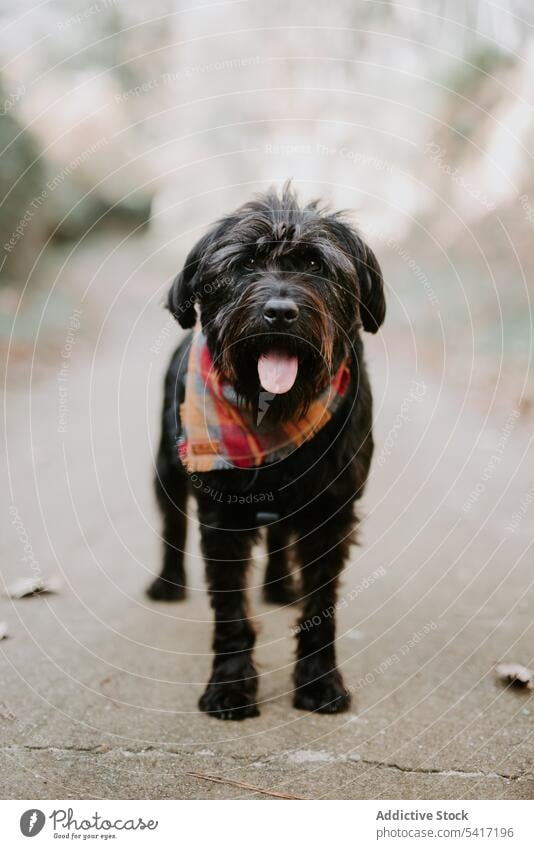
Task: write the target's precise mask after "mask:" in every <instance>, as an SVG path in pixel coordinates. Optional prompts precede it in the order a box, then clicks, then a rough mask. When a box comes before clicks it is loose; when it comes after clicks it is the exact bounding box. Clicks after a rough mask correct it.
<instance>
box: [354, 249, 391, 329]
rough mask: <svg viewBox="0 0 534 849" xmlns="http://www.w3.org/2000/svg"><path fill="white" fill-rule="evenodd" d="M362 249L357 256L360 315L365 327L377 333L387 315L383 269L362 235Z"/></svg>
mask: <svg viewBox="0 0 534 849" xmlns="http://www.w3.org/2000/svg"><path fill="white" fill-rule="evenodd" d="M356 238H357V240H358V242H359V243H360V250H359V252H358V254H359V255H358V256H357V258H356V272H357V274H358V280H359V282H360V316H361V319H362V324H363V329H364V330H367V331H368V332H369V333H376V331H377V330H378V328H379V327H380V325H381V324H382V323H383V321H384V319H385V317H386V298H385V295H384V278H383V276H382V269H381V268H380V265H379V264H378V260H377V258H376V256H375V255H374V253H373V251H372V250H371V248H370V247H369V245H367V244H366V243H365V242H364V241H363V239H362V238H361V236H357V237H356Z"/></svg>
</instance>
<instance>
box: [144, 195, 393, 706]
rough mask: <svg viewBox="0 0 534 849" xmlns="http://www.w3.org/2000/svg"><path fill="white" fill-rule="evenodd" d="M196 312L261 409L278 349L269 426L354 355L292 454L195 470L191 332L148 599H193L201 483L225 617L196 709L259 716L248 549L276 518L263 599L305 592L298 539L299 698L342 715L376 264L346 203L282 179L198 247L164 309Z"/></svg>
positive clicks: (377, 297) (170, 391) (179, 361)
mask: <svg viewBox="0 0 534 849" xmlns="http://www.w3.org/2000/svg"><path fill="white" fill-rule="evenodd" d="M196 307H198V309H199V313H200V321H201V325H202V328H203V332H204V334H205V337H206V340H207V346H208V349H209V352H210V354H211V358H212V360H213V363H214V364H215V368H216V369H218V370H219V371H220V373H221V374H223V375H224V376H225V379H227V380H228V381H229V382H230V383H231V385H232V386H233V387H234V388H235V391H236V393H237V395H238V397H239V398H240V399H241V403H242V404H243V405H245V406H248V407H249V408H250V409H256V410H258V409H260V408H261V393H262V386H263V388H264V389H269V388H271V389H272V387H270V386H269V385H268V386H265V383H267V384H269V378H267V379H266V380H262V379H261V369H259V367H258V366H259V363H260V362H261V361H262V357H263V358H266V360H265V359H264V361H267V362H268V360H269V357H271V359H272V358H273V356H274V354H276V356H278V357H279V359H281V362H282V378H283V380H282V383H284V382H285V383H286V386H285V387H283V388H282V390H281V391H279V392H278V393H277V392H276V391H275V392H272V393H271V394H269V395H268V396H267V397H268V398H269V399H270V403H269V404H267V405H266V406H267V409H266V411H263V413H264V415H265V417H266V419H267V417H268V420H270V421H271V422H272V423H276V422H279V423H284V422H288V421H290V422H291V421H297V420H299V418H300V416H302V415H303V414H304V413H305V412H306V411H307V410H308V409H309V407H310V405H311V404H312V403H313V401H314V399H316V398H317V397H318V396H319V395H320V393H321V392H323V391H324V390H325V388H327V387H328V386H329V385H330V383H331V381H332V376H333V375H334V374H335V373H336V370H337V369H338V368H339V366H340V364H342V363H343V362H346V364H347V366H348V370H349V372H350V379H349V385H348V389H347V391H346V393H345V394H344V397H343V399H342V402H341V404H340V406H339V407H338V408H337V409H336V411H335V413H334V414H333V415H332V417H331V418H330V420H329V421H328V423H327V424H326V425H325V426H324V427H322V428H321V429H320V430H318V432H317V433H316V435H314V436H313V437H312V438H310V439H308V440H307V441H305V442H304V443H303V444H301V445H300V447H298V448H296V449H295V450H294V451H293V452H292V453H290V455H289V456H287V457H285V458H284V459H282V460H279V461H278V462H275V463H262V464H260V465H258V466H256V467H254V468H247V469H243V468H232V469H229V470H228V469H224V470H217V471H208V472H197V473H195V474H194V475H193V474H191V473H189V472H188V471H186V469H185V467H184V466H183V465H182V463H181V461H180V459H179V454H178V451H177V441H178V438H179V436H180V430H181V422H180V416H179V405H180V404H181V403H182V402H183V400H184V395H185V388H184V387H185V380H186V374H187V368H188V351H189V348H190V346H191V338H192V334H188V335H187V337H186V338H185V339H184V341H183V342H182V344H181V345H180V347H179V348H178V349H177V351H176V352H175V354H174V356H173V358H172V360H171V363H170V366H169V369H168V372H167V376H166V381H165V400H164V406H163V421H162V436H161V444H160V449H159V454H158V460H157V476H156V491H157V497H158V502H159V506H160V508H161V512H162V515H163V540H164V557H163V569H162V572H161V575H160V576H159V577H158V578H157V579H156V580H155V581H154V583H153V584H152V585H151V587H150V588H149V590H148V592H149V595H150V596H151V598H153V599H160V600H163V599H165V600H176V599H182V598H183V597H184V594H185V573H184V567H183V551H184V544H185V536H186V500H187V496H188V493H193V494H194V495H195V497H196V498H197V502H198V515H199V520H200V528H201V539H202V551H203V554H204V557H205V560H206V569H207V580H208V585H209V592H210V598H211V604H212V607H213V609H214V614H215V634H214V639H213V650H214V653H215V656H214V661H213V671H212V675H211V679H210V681H209V683H208V685H207V688H206V690H205V692H204V694H203V695H202V697H201V699H200V702H199V706H200V709H201V710H203V711H206V712H207V713H209V714H211V715H212V716H216V717H219V718H220V719H243V718H245V717H250V716H256V715H257V714H258V707H257V686H258V685H257V674H256V670H255V668H254V664H253V659H252V650H253V646H254V642H255V634H254V628H253V625H252V623H251V621H250V619H249V618H248V616H247V604H246V599H245V589H246V571H247V562H248V560H249V556H250V551H251V546H252V545H253V543H254V542H255V541H256V540H257V538H258V535H259V532H260V528H261V526H262V525H267V532H266V536H267V548H268V565H267V571H266V576H265V584H264V597H265V598H266V600H268V601H271V602H278V603H288V602H291V601H293V600H294V593H295V589H294V586H293V581H292V574H291V567H290V563H289V558H288V551H289V547H290V546H291V547H292V552H293V557H294V558H295V562H296V563H297V565H298V568H299V570H300V586H299V595H300V600H301V604H302V613H301V619H300V620H299V626H298V628H297V642H298V646H297V659H296V666H295V671H294V684H295V690H294V698H293V702H294V706H295V707H297V708H301V709H303V710H309V711H321V712H324V713H336V712H338V711H342V710H345V709H346V708H347V707H348V705H349V703H350V695H349V693H348V691H347V689H346V688H345V686H344V684H343V679H342V677H341V674H340V673H339V671H338V669H337V668H336V655H335V618H334V615H333V613H334V610H335V602H336V586H337V583H338V577H339V574H340V572H341V569H342V567H343V564H344V561H345V559H346V558H347V555H348V552H349V546H350V544H351V542H352V541H353V539H354V531H355V527H356V524H357V517H356V515H355V510H354V505H355V502H356V501H357V499H359V498H360V496H361V495H362V492H363V489H364V486H365V483H366V479H367V475H368V470H369V465H370V462H371V456H372V453H373V439H372V398H371V390H370V386H369V380H368V376H367V372H366V368H365V363H364V357H363V345H362V339H361V336H360V330H361V328H363V329H364V330H367V331H369V332H371V333H375V332H376V331H377V330H378V328H379V327H380V325H381V324H382V322H383V320H384V315H385V300H384V287H383V279H382V274H381V271H380V266H379V264H378V262H377V260H376V257H375V255H374V254H373V252H372V251H371V249H370V248H369V247H368V246H367V245H366V243H365V242H364V241H363V239H362V238H361V236H360V235H359V234H358V233H357V232H356V231H355V230H354V229H353V228H352V227H351V226H350V225H349V224H348V223H347V222H346V221H345V220H344V217H343V215H342V214H340V213H336V214H332V213H330V212H329V211H328V210H326V209H322V208H320V207H319V206H318V204H317V203H316V202H315V203H311V204H308V205H307V206H300V205H299V202H298V200H297V198H296V196H295V194H294V192H293V191H292V189H291V187H290V185H289V184H286V186H285V187H284V189H283V191H282V193H281V195H278V194H277V193H276V192H274V191H272V190H271V191H269V192H268V193H266V194H265V195H262V196H260V197H259V198H257V199H255V200H253V201H251V202H250V203H247V204H245V205H244V206H242V207H241V208H240V209H238V210H237V211H236V212H234V213H232V214H231V215H228V216H227V217H225V218H223V219H222V220H221V221H219V222H218V223H216V224H215V225H214V227H213V228H212V229H211V230H210V231H209V232H208V233H207V234H206V235H205V236H203V237H202V238H201V239H200V241H199V242H198V244H197V245H196V246H195V247H194V248H193V250H192V251H191V253H190V254H189V256H188V257H187V260H186V264H185V267H184V269H183V270H182V272H181V273H180V274H179V275H178V277H177V278H176V280H175V281H174V283H173V286H172V288H171V291H170V293H169V299H168V308H169V309H170V311H171V313H172V314H173V315H174V316H175V318H176V319H177V320H178V322H179V323H180V325H181V326H182V327H184V328H190V327H193V326H194V325H195V323H196V321H197V313H196ZM273 352H274V354H273ZM288 364H289V365H288ZM295 364H296V365H295ZM284 369H285V372H284ZM292 370H293V371H292ZM295 372H296V373H295ZM292 378H293V381H292ZM260 381H261V382H260ZM271 383H272V380H271ZM288 385H290V388H287V386H288ZM258 405H259V406H258Z"/></svg>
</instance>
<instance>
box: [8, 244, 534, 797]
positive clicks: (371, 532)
mask: <svg viewBox="0 0 534 849" xmlns="http://www.w3.org/2000/svg"><path fill="white" fill-rule="evenodd" d="M138 260H139V257H135V256H134V257H132V259H131V263H132V266H131V271H132V277H131V278H129V276H128V275H129V270H130V269H128V268H127V267H125V265H124V257H122V258H121V259H120V260H119V259H118V258H117V259H114V258H110V259H108V261H107V262H106V265H105V267H104V268H103V269H102V271H101V272H97V276H96V278H95V280H94V282H93V283H92V284H91V285H92V289H91V292H92V299H86V300H85V301H84V302H83V303H81V302H80V301H79V298H78V295H77V296H76V297H74V298H73V303H74V306H75V307H78V308H81V310H82V316H81V328H80V330H79V331H78V330H76V329H74V332H73V336H74V341H73V342H72V352H71V353H72V355H71V356H70V358H69V357H66V358H65V357H62V356H61V353H60V352H58V353H57V355H56V356H55V358H52V362H50V357H49V358H48V361H47V362H48V365H47V366H46V367H41V368H40V369H39V372H38V373H35V374H34V376H33V378H32V384H31V385H32V390H31V395H30V396H29V394H28V386H29V383H28V380H29V377H28V372H27V370H25V368H24V367H23V366H17V367H16V368H15V369H14V370H13V369H10V386H9V390H8V395H7V402H8V414H7V436H8V440H9V453H8V461H9V465H8V470H7V471H8V486H7V487H5V489H4V491H3V501H4V504H3V506H2V517H3V518H2V523H3V526H4V530H5V533H3V539H4V540H5V543H4V544H3V549H2V550H3V556H2V571H3V577H4V580H5V582H6V583H9V581H10V580H11V579H12V578H13V577H15V576H18V575H21V574H29V575H31V574H32V568H33V569H34V570H37V569H39V570H41V571H42V573H43V574H45V575H47V576H48V575H56V574H61V575H62V577H63V582H64V586H63V589H62V590H61V592H60V593H59V594H57V595H53V596H47V597H33V598H29V599H23V600H20V601H16V602H11V601H9V600H6V599H2V600H1V601H0V620H2V621H5V622H7V623H8V626H9V630H10V634H11V638H10V639H8V640H4V641H2V643H0V649H1V651H2V666H1V672H0V734H1V746H2V762H1V763H2V769H1V771H0V794H1V795H2V797H14V798H18V797H22V798H58V797H59V798H71V797H72V798H76V797H81V798H83V797H94V798H139V797H141V798H145V797H148V798H256V797H258V798H265V797H268V796H269V795H270V794H276V793H282V794H289V795H294V796H297V797H303V798H513V799H524V798H533V797H534V759H533V756H534V701H533V698H532V696H530V695H529V694H527V693H523V692H518V691H511V690H507V689H506V688H504V687H502V686H501V685H500V684H499V683H498V682H497V681H496V679H495V674H494V666H495V663H496V662H498V661H499V660H501V659H508V660H510V661H517V662H521V663H524V664H527V665H528V664H530V663H532V658H533V653H534V649H533V639H532V638H533V631H534V627H533V618H532V601H533V596H532V553H531V549H530V546H531V541H532V538H533V530H534V506H531V507H530V508H529V506H528V504H529V502H528V500H527V501H525V498H526V496H527V494H528V491H529V487H531V486H532V481H531V473H529V468H530V469H532V456H531V454H532V451H530V450H529V448H528V439H529V433H528V428H527V427H526V425H525V424H524V423H523V422H522V420H521V419H519V420H517V419H515V418H514V416H513V399H511V400H510V404H508V403H503V404H502V405H501V407H499V408H498V409H497V410H496V411H495V413H494V414H493V415H492V417H491V420H490V421H488V422H487V423H486V424H484V423H483V421H482V420H483V418H484V416H485V412H484V410H482V414H481V410H480V407H477V406H475V405H474V404H471V403H470V399H469V398H468V397H467V394H468V393H467V392H466V394H465V395H464V394H460V395H458V394H457V393H456V394H454V395H452V394H450V393H449V391H448V389H447V381H446V373H445V379H442V377H440V376H439V374H438V376H437V377H436V376H433V377H431V376H430V374H429V373H426V372H425V368H424V363H422V362H421V359H420V357H419V359H418V357H417V347H415V346H414V345H413V340H412V339H411V338H408V334H407V338H406V340H404V339H403V338H402V337H401V336H400V335H399V333H398V332H397V331H395V332H394V331H393V330H391V331H390V330H388V329H387V328H386V330H385V331H384V333H383V334H382V336H381V337H380V338H379V339H373V340H369V357H370V361H371V365H372V371H373V376H374V385H375V387H376V399H377V446H378V447H377V462H376V463H375V467H374V474H373V479H372V481H371V485H370V487H369V490H368V493H367V495H366V498H365V504H364V508H365V514H366V518H365V522H364V526H363V534H362V537H363V543H364V545H363V546H362V547H361V548H358V549H356V548H355V549H354V551H353V554H352V558H351V562H350V565H349V566H348V568H347V570H346V573H345V577H344V582H343V587H342V598H343V599H344V600H345V601H344V602H343V605H344V606H343V608H342V610H341V612H340V628H339V657H340V662H341V665H342V668H343V670H344V674H345V678H346V681H347V683H348V684H349V685H350V686H351V687H353V689H354V706H353V708H352V711H351V712H350V713H349V714H346V715H342V716H337V717H319V716H313V715H307V714H303V713H300V712H295V711H293V709H292V708H291V694H290V672H291V662H292V652H293V644H292V638H291V635H290V628H291V625H292V623H293V622H294V621H295V617H296V611H295V610H294V609H284V610H280V609H276V608H271V607H267V606H265V605H263V604H261V603H260V602H259V600H258V591H257V585H258V583H259V581H260V579H261V568H262V555H261V552H258V557H257V562H256V563H255V564H254V568H253V569H252V571H251V595H252V597H253V607H254V610H255V613H256V616H257V622H258V625H259V629H260V636H259V645H258V651H257V658H258V661H259V668H260V670H261V673H262V676H261V693H260V695H261V701H262V705H261V707H262V712H261V717H260V718H258V719H254V720H248V721H247V722H245V723H242V724H241V723H236V724H233V723H222V722H219V721H217V720H214V719H209V718H206V717H205V716H204V715H201V714H200V713H198V712H197V709H196V702H197V698H198V696H199V693H200V690H201V686H202V683H203V682H204V681H205V680H206V677H207V675H208V671H209V665H210V656H209V642H210V626H209V624H208V622H209V619H210V614H209V609H208V605H207V601H206V597H205V594H204V591H203V582H202V568H201V564H200V562H199V558H198V548H197V536H196V531H195V532H194V533H192V534H191V535H190V540H189V557H188V569H189V575H190V583H191V590H190V595H189V599H188V600H187V601H186V602H185V603H182V604H178V605H175V606H165V605H163V604H155V603H150V602H148V600H147V599H146V598H145V597H144V594H143V589H144V587H145V585H146V584H147V581H148V580H149V578H150V575H151V574H152V573H153V572H155V571H156V569H157V566H158V557H159V541H158V536H157V530H158V526H157V516H156V512H155V508H154V503H153V499H152V493H151V488H150V478H151V446H153V445H154V444H155V438H156V437H155V435H156V432H157V419H158V412H157V409H158V403H159V396H160V382H161V374H162V372H163V369H164V365H165V360H166V358H167V356H168V352H169V350H170V347H171V346H172V344H173V342H174V340H175V338H176V335H177V330H176V328H174V327H172V328H171V326H170V325H169V324H168V323H167V318H166V316H165V315H164V314H163V313H162V312H161V310H160V309H159V307H158V299H159V297H160V295H161V292H158V291H156V290H155V288H154V282H153V281H154V276H153V274H151V275H149V274H148V272H144V273H143V272H141V271H139V270H137V271H134V269H135V267H136V266H137V264H138ZM95 267H96V266H95ZM71 273H72V275H73V280H72V291H73V292H76V293H80V292H82V291H83V288H84V286H85V285H86V283H88V282H89V278H88V279H87V280H85V279H84V278H83V275H82V273H81V269H80V268H78V269H77V266H76V265H74V266H73V267H72V270H71ZM91 273H92V270H91ZM76 274H78V278H79V279H78V278H77V277H76ZM77 298H78V300H77ZM95 303H98V305H99V307H98V310H97V311H96V312H94V307H93V306H92V304H95ZM92 310H93V312H92ZM95 327H96V330H95V329H94V328H95ZM100 332H101V335H100ZM63 335H64V337H65V338H64V339H63V340H61V339H60V340H59V348H61V347H62V345H64V344H65V340H66V339H67V335H68V328H67V326H65V328H64V334H63ZM56 341H57V340H56ZM151 348H152V350H151ZM68 352H69V344H68V343H67V348H66V349H64V352H63V353H68ZM93 354H94V357H93ZM64 362H67V363H68V368H67V370H66V371H63V373H62V374H63V377H64V378H65V379H64V380H63V383H62V384H61V387H62V389H63V391H62V394H61V398H60V394H59V384H58V376H61V374H60V369H61V367H62V365H63V364H64ZM456 377H457V375H456ZM414 381H418V383H414ZM457 382H458V381H457V380H456V383H457ZM59 424H61V425H62V427H63V429H64V431H65V432H64V433H58V425H59ZM524 452H526V453H524ZM492 457H493V458H494V459H493V461H492ZM495 458H497V459H495ZM473 491H476V493H477V495H476V496H475V497H474V498H473V497H471V496H470V494H471V493H472V492H473ZM522 499H523V507H521V503H522ZM466 504H467V506H466ZM10 510H11V512H10ZM13 511H16V513H15V512H13ZM516 511H520V517H519V520H517V517H516V522H515V524H516V525H517V527H514V528H513V529H512V530H507V529H506V526H507V524H509V522H510V520H511V517H512V515H513V514H514V512H516ZM523 514H524V515H523ZM24 545H26V556H27V560H26V562H24V561H23V556H24V554H25V551H24ZM28 545H29V546H31V551H30V553H28V552H29V549H28V548H27V546H28ZM28 557H29V559H28ZM32 557H33V558H34V560H33V561H32V559H31V558H32ZM210 776H211V777H217V778H219V779H220V780H221V781H220V782H214V781H211V780H209V778H208V777H210ZM242 785H248V786H242Z"/></svg>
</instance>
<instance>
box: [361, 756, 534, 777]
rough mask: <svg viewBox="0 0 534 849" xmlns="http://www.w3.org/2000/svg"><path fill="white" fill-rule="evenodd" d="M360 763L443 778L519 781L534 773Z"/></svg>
mask: <svg viewBox="0 0 534 849" xmlns="http://www.w3.org/2000/svg"><path fill="white" fill-rule="evenodd" d="M358 763H362V764H366V765H367V766H376V767H378V768H379V769H380V768H383V769H395V770H397V771H398V772H406V773H409V774H412V775H438V776H442V777H443V778H502V779H504V780H505V781H517V780H520V779H531V778H534V775H531V774H530V773H527V772H519V773H516V774H514V775H506V774H505V773H502V772H492V771H490V772H483V771H482V770H463V769H438V768H437V767H418V766H402V765H401V764H398V763H395V762H392V761H375V760H371V759H370V758H360V760H359V761H358Z"/></svg>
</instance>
